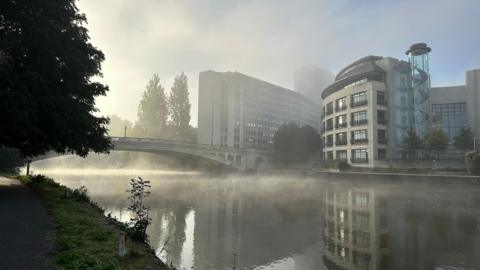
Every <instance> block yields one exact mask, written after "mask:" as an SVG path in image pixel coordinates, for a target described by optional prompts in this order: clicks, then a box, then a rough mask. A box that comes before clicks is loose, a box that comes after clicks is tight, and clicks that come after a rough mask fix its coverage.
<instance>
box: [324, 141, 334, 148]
mask: <svg viewBox="0 0 480 270" xmlns="http://www.w3.org/2000/svg"><path fill="white" fill-rule="evenodd" d="M325 146H327V147H332V146H333V141H331V142H327V143H326V144H325Z"/></svg>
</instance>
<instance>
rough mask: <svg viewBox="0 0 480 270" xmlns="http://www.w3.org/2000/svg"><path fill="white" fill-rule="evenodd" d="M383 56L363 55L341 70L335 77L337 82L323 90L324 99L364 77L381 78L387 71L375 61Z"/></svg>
mask: <svg viewBox="0 0 480 270" xmlns="http://www.w3.org/2000/svg"><path fill="white" fill-rule="evenodd" d="M382 58H383V57H381V56H374V55H370V56H367V57H363V58H361V59H359V60H357V61H355V62H353V63H351V64H350V65H348V66H346V67H345V68H343V69H342V70H340V72H339V73H338V74H337V76H336V77H335V82H334V83H332V84H331V85H329V86H328V87H327V88H325V90H323V92H322V99H324V98H325V97H327V96H329V95H331V94H332V93H334V92H336V91H338V90H340V89H343V88H344V87H345V86H347V85H349V84H351V83H353V82H355V81H357V80H360V79H363V78H367V79H372V80H381V78H383V75H384V74H385V72H384V71H383V69H381V68H380V67H379V66H377V65H376V64H375V61H377V60H380V59H382Z"/></svg>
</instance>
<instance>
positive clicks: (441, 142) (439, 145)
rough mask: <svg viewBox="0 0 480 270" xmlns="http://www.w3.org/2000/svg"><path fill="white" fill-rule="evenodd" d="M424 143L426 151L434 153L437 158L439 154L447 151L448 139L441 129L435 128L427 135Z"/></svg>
mask: <svg viewBox="0 0 480 270" xmlns="http://www.w3.org/2000/svg"><path fill="white" fill-rule="evenodd" d="M426 143H427V147H428V149H429V150H431V151H434V152H436V153H437V157H438V154H439V153H440V152H443V151H445V150H446V149H447V147H448V137H447V135H445V133H444V132H443V131H442V129H441V128H435V129H433V130H432V131H431V132H430V134H428V136H427V141H426Z"/></svg>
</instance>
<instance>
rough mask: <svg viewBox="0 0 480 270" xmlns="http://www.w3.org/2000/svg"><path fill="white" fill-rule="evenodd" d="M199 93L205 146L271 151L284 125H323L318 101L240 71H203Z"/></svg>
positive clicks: (200, 128) (200, 133)
mask: <svg viewBox="0 0 480 270" xmlns="http://www.w3.org/2000/svg"><path fill="white" fill-rule="evenodd" d="M198 91H199V95H198V96H199V101H198V135H197V139H198V142H199V143H201V144H209V145H218V146H222V147H234V148H242V149H243V148H247V149H265V150H270V149H272V146H273V136H274V135H275V132H276V131H277V130H278V128H279V127H280V126H281V125H282V124H284V123H288V122H295V123H296V124H298V125H299V126H304V125H310V126H312V127H314V128H316V129H317V130H318V128H319V125H320V119H319V115H320V108H319V106H318V104H316V103H315V102H313V101H311V100H310V99H308V98H306V97H304V96H302V95H301V94H299V93H297V92H294V91H291V90H288V89H285V88H283V87H280V86H276V85H273V84H271V83H268V82H265V81H262V80H258V79H255V78H253V77H250V76H247V75H244V74H241V73H238V72H225V73H220V72H215V71H204V72H200V75H199V88H198Z"/></svg>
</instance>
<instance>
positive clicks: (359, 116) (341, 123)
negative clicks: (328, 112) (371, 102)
mask: <svg viewBox="0 0 480 270" xmlns="http://www.w3.org/2000/svg"><path fill="white" fill-rule="evenodd" d="M350 119H351V121H350V125H351V126H360V125H365V124H367V123H368V117H367V111H358V112H354V113H351V115H350ZM377 123H378V124H380V125H386V124H387V113H386V111H384V110H377ZM323 125H324V127H322V131H325V130H326V131H329V130H333V126H334V125H333V118H329V119H327V120H326V121H325V122H324V123H323ZM347 126H348V122H347V115H346V114H342V115H339V116H336V117H335V128H336V129H340V128H346V127H347Z"/></svg>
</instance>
